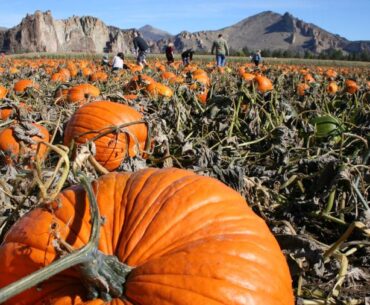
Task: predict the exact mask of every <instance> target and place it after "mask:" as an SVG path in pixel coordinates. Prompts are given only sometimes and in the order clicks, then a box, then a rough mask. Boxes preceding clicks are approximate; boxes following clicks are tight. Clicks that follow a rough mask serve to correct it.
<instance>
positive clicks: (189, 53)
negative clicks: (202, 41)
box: [181, 48, 194, 66]
mask: <svg viewBox="0 0 370 305" xmlns="http://www.w3.org/2000/svg"><path fill="white" fill-rule="evenodd" d="M193 54H194V50H193V49H192V48H190V49H187V50H185V51H184V52H182V53H181V58H182V63H183V64H184V66H187V65H188V64H189V63H190V62H191V61H192V60H193Z"/></svg>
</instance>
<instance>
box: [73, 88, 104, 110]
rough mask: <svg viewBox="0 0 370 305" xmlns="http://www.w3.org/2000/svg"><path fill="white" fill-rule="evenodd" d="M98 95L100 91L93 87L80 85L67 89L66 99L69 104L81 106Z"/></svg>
mask: <svg viewBox="0 0 370 305" xmlns="http://www.w3.org/2000/svg"><path fill="white" fill-rule="evenodd" d="M99 95H100V90H99V88H97V87H95V86H94V85H91V84H80V85H76V86H74V87H72V88H71V89H69V91H68V97H67V98H68V102H70V103H78V104H80V105H82V104H85V103H87V102H88V101H90V100H91V99H92V98H94V97H98V96H99Z"/></svg>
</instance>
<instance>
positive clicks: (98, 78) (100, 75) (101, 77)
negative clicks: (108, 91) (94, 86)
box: [90, 71, 108, 83]
mask: <svg viewBox="0 0 370 305" xmlns="http://www.w3.org/2000/svg"><path fill="white" fill-rule="evenodd" d="M107 80H108V74H107V73H105V72H104V71H96V72H94V73H92V74H91V75H90V81H92V82H102V83H104V82H106V81H107Z"/></svg>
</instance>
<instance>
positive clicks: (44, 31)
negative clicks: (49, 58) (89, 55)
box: [0, 11, 370, 54]
mask: <svg viewBox="0 0 370 305" xmlns="http://www.w3.org/2000/svg"><path fill="white" fill-rule="evenodd" d="M139 30H140V32H141V33H142V34H143V36H144V38H145V39H147V40H148V41H149V44H150V45H151V49H152V52H153V53H156V52H161V51H163V47H164V46H165V45H166V44H167V43H168V42H169V41H173V42H174V44H175V48H176V49H177V52H180V51H182V50H184V49H186V48H189V47H192V48H194V49H195V50H196V51H198V52H199V51H201V52H210V50H211V46H212V42H213V40H214V39H216V37H217V35H218V34H219V33H222V34H223V35H224V37H225V38H226V39H227V41H228V42H229V46H230V49H231V50H234V51H242V50H246V49H249V50H256V49H268V50H290V51H294V52H305V51H310V52H312V53H314V54H319V53H321V52H323V51H326V50H340V51H343V52H345V53H347V52H350V53H355V52H361V51H370V41H349V40H347V39H346V38H343V37H340V36H339V35H334V34H332V33H330V32H328V31H326V30H324V29H322V28H320V27H318V26H316V25H314V24H311V23H306V22H304V21H302V20H300V19H298V18H295V17H294V16H292V15H291V14H289V13H285V14H284V15H281V14H277V13H274V12H271V11H267V12H262V13H260V14H257V15H254V16H251V17H248V18H246V19H244V20H241V21H240V22H238V23H236V24H234V25H231V26H229V27H225V28H223V29H220V30H217V31H199V32H194V33H191V32H186V31H184V32H181V33H179V34H177V35H174V36H172V35H170V34H169V33H168V32H165V31H162V30H160V29H156V28H154V27H152V26H150V25H146V26H144V27H142V28H140V29H139ZM134 31H135V29H126V30H124V29H119V28H117V27H114V26H107V25H106V24H104V22H102V21H101V20H100V19H98V18H95V17H91V16H82V17H78V16H73V17H70V18H68V19H65V20H57V19H54V18H53V16H52V14H51V12H50V11H47V12H41V11H36V12H35V13H34V14H32V15H27V16H26V17H25V18H23V19H22V21H21V23H20V24H18V25H17V26H15V27H13V28H10V29H5V30H0V49H1V50H2V51H6V52H12V53H14V52H17V53H20V52H71V51H74V52H94V53H102V52H104V51H108V52H119V51H123V52H125V53H129V52H131V50H132V40H133V32H134Z"/></svg>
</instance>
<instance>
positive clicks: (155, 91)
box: [146, 82, 173, 98]
mask: <svg viewBox="0 0 370 305" xmlns="http://www.w3.org/2000/svg"><path fill="white" fill-rule="evenodd" d="M146 91H147V92H148V93H149V95H150V96H152V97H154V98H158V97H166V98H170V97H172V96H173V91H172V89H171V88H170V87H167V86H166V85H163V84H161V83H158V82H152V83H150V84H149V85H148V86H147V87H146Z"/></svg>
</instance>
